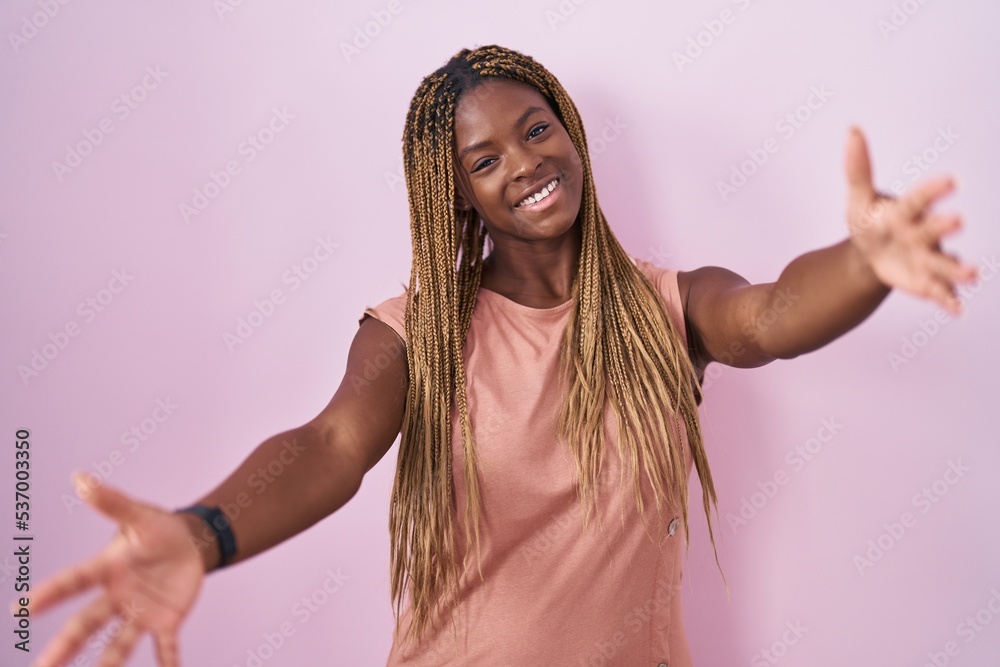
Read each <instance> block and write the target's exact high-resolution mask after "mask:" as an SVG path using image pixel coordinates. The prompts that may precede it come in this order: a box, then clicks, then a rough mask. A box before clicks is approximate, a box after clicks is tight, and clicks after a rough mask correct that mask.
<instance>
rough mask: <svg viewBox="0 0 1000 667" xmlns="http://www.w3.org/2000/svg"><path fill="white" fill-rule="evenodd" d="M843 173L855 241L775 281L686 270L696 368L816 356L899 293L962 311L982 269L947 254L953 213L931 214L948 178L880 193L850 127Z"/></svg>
mask: <svg viewBox="0 0 1000 667" xmlns="http://www.w3.org/2000/svg"><path fill="white" fill-rule="evenodd" d="M846 171H847V180H848V185H849V188H850V190H849V198H848V212H847V222H848V228H849V230H850V236H849V237H848V238H847V239H845V240H844V241H841V242H840V243H837V244H836V245H833V246H830V247H828V248H823V249H821V250H815V251H812V252H809V253H806V254H804V255H801V256H800V257H797V258H796V259H795V260H793V261H792V262H791V263H790V264H789V265H788V266H787V267H785V269H784V271H782V272H781V275H780V276H779V277H778V280H777V281H775V282H773V283H764V284H759V285H751V284H749V283H748V282H747V280H746V279H744V278H743V277H741V276H739V275H737V274H736V273H733V272H732V271H728V270H726V269H722V268H719V267H714V266H710V267H704V268H701V269H698V270H696V271H689V272H679V273H678V276H677V278H678V283H679V287H680V291H681V295H682V297H683V298H684V301H685V314H686V317H687V318H688V320H689V322H690V325H691V329H692V334H693V336H692V338H693V340H692V348H693V350H694V355H693V356H694V358H695V362H696V364H697V365H699V366H700V367H701V368H704V367H705V366H706V365H707V364H708V363H709V362H711V361H718V362H721V363H724V364H727V365H730V366H738V367H742V368H752V367H755V366H762V365H764V364H766V363H768V362H771V361H773V360H774V359H789V358H792V357H795V356H798V355H800V354H804V353H806V352H811V351H812V350H816V349H818V348H820V347H822V346H823V345H826V344H827V343H829V342H830V341H832V340H834V339H836V338H838V337H839V336H841V335H843V334H844V333H846V332H848V331H850V330H851V329H852V328H854V327H855V326H857V325H858V324H860V323H861V322H862V321H864V319H865V318H867V317H868V316H869V315H870V314H871V313H872V312H873V311H874V310H875V308H877V307H878V305H879V304H880V303H881V302H882V300H883V299H884V298H885V297H886V296H887V295H888V293H889V291H890V290H891V288H893V287H898V288H900V289H902V290H904V291H907V292H910V293H912V294H915V295H917V296H921V297H925V298H928V299H932V300H934V301H936V302H937V303H938V304H939V305H941V306H942V307H943V308H945V309H947V310H949V311H950V312H952V313H958V312H959V311H960V307H961V303H960V301H959V300H958V298H957V296H956V294H955V288H956V286H957V285H958V284H959V283H962V282H968V281H971V280H973V279H975V277H976V269H975V268H974V267H973V266H971V265H967V264H963V263H962V262H960V261H959V260H958V259H957V258H956V257H954V256H951V255H948V254H946V253H944V252H943V251H942V250H941V246H940V241H941V238H942V237H944V236H945V235H946V234H949V233H953V232H955V231H957V230H958V229H959V228H960V227H961V218H960V217H959V216H958V215H955V214H932V213H931V212H930V211H929V208H930V207H931V205H932V204H933V203H934V202H936V201H937V200H938V199H940V198H941V197H943V196H944V195H946V194H948V193H949V192H951V191H952V190H953V189H954V187H955V185H954V181H953V179H951V178H950V177H942V178H937V179H933V180H929V181H927V182H925V183H923V184H921V185H919V186H917V187H916V188H914V189H913V190H911V191H910V192H908V193H906V194H904V195H902V196H901V198H900V199H898V200H897V199H895V198H892V197H889V196H887V195H884V194H880V193H877V192H876V191H875V188H874V185H873V184H872V175H871V164H870V161H869V158H868V149H867V146H866V145H865V139H864V136H863V135H862V134H861V132H860V131H859V130H857V129H854V128H852V130H851V133H850V136H849V138H848V145H847V156H846Z"/></svg>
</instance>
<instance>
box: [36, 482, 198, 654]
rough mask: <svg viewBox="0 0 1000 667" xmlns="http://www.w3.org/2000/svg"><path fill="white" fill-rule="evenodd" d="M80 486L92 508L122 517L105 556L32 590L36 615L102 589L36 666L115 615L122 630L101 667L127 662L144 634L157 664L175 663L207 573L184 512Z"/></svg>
mask: <svg viewBox="0 0 1000 667" xmlns="http://www.w3.org/2000/svg"><path fill="white" fill-rule="evenodd" d="M77 488H78V491H79V492H80V493H81V495H83V496H84V497H85V499H86V500H87V502H88V503H89V504H90V505H91V506H93V507H94V508H96V509H97V510H99V511H100V512H101V513H103V514H104V515H105V516H107V517H108V518H110V519H113V520H115V521H117V522H118V523H119V526H120V528H121V530H120V532H119V533H118V535H116V536H115V538H114V539H113V540H112V541H111V543H110V544H108V546H106V547H105V548H104V549H103V550H102V551H101V552H100V553H98V554H97V555H95V556H93V557H92V558H90V559H89V560H86V561H83V562H82V563H79V564H77V565H75V566H73V567H70V568H67V569H65V570H63V571H61V572H59V573H57V574H55V575H53V576H52V577H50V578H49V579H47V580H45V581H44V582H42V583H41V584H40V585H39V586H38V587H37V588H36V589H35V591H34V594H33V596H32V597H31V601H30V603H29V607H28V608H29V610H30V612H31V613H32V614H36V613H40V612H42V611H44V610H45V609H48V608H49V607H51V606H53V605H55V604H58V603H60V602H62V601H64V600H66V599H68V598H69V597H71V596H73V595H76V594H78V593H81V592H83V591H85V590H87V589H89V588H91V587H92V586H100V587H102V588H103V591H102V592H101V595H100V597H98V598H97V599H95V600H94V601H92V602H90V603H89V604H88V605H87V606H86V607H84V608H83V609H82V610H80V611H79V612H77V613H76V614H75V615H74V616H73V617H72V618H71V619H70V620H69V621H67V622H66V624H65V625H64V626H63V627H62V628H61V630H60V631H59V633H58V634H57V635H56V636H55V637H54V638H53V639H52V641H51V642H50V643H49V644H48V645H47V646H46V647H45V650H44V651H43V652H42V654H41V655H40V656H39V658H38V660H37V661H36V662H35V663H34V664H35V665H38V666H41V667H49V666H51V665H61V664H62V663H63V662H64V661H67V660H69V659H70V658H72V656H74V655H75V654H76V653H77V652H78V651H79V650H80V649H81V648H82V647H83V645H84V643H85V642H86V641H87V638H88V637H90V636H91V635H92V634H94V633H95V632H98V631H100V630H101V629H102V628H103V627H104V626H105V625H106V624H107V623H108V622H109V621H112V620H114V619H116V618H117V619H118V620H120V622H121V624H122V626H121V630H120V632H119V633H118V634H117V636H115V638H114V639H113V640H111V642H110V643H109V644H108V645H107V647H106V648H105V649H104V652H103V654H102V656H101V660H100V662H99V663H98V667H112V666H114V665H122V664H124V663H125V661H126V659H127V658H128V657H129V655H130V654H131V653H132V650H133V649H134V648H135V645H136V643H137V642H138V641H139V639H140V638H141V637H142V635H143V633H145V632H149V633H150V634H151V635H152V636H153V639H154V642H155V645H156V654H157V660H158V662H159V664H160V665H162V666H164V667H176V666H177V665H178V664H179V662H178V650H177V634H178V630H179V628H180V625H181V622H182V621H183V619H184V618H185V617H186V616H187V614H188V612H189V611H190V609H191V606H192V605H193V604H194V601H195V599H196V597H197V595H198V591H199V589H200V588H201V583H202V580H203V578H204V565H203V563H202V560H201V557H200V556H199V554H198V551H197V549H196V548H195V545H194V541H193V539H192V536H191V533H190V531H189V529H188V527H187V524H186V523H185V521H184V520H183V519H182V518H181V517H180V516H177V515H175V514H173V513H171V512H169V511H167V510H164V509H160V508H158V507H154V506H152V505H147V504H145V503H141V502H138V501H136V500H133V499H132V498H129V497H128V496H126V495H125V494H123V493H121V492H120V491H117V490H115V489H112V488H109V487H107V486H104V485H100V486H98V487H96V488H94V489H92V490H86V489H85V488H81V487H80V482H79V481H78V482H77Z"/></svg>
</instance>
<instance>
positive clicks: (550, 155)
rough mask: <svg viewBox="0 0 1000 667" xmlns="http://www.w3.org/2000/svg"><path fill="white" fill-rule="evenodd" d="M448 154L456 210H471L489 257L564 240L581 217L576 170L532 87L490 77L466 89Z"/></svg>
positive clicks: (564, 138)
mask: <svg viewBox="0 0 1000 667" xmlns="http://www.w3.org/2000/svg"><path fill="white" fill-rule="evenodd" d="M455 156H456V157H455V171H456V179H455V182H456V188H457V193H456V206H458V207H459V208H469V207H471V208H475V210H476V211H477V212H478V213H479V216H480V217H481V218H482V220H483V224H484V225H485V226H486V229H487V231H488V233H489V235H490V238H491V239H492V240H493V244H494V252H497V251H498V249H499V250H501V251H503V252H502V254H505V255H507V254H511V253H509V252H507V251H510V250H514V249H515V248H518V247H520V248H523V247H524V246H525V245H526V244H527V245H534V244H537V243H541V244H543V245H547V246H550V248H549V249H552V247H551V244H553V243H556V244H559V243H561V242H565V241H566V240H567V239H565V237H566V236H568V235H567V232H568V231H570V230H571V229H572V228H573V227H574V224H575V222H576V218H577V214H578V213H579V212H580V202H581V199H582V196H583V165H582V163H581V161H580V157H579V154H578V153H577V150H576V147H575V146H574V145H573V141H572V140H571V139H570V136H569V134H568V133H567V132H566V129H565V128H564V127H563V124H562V123H561V122H560V120H559V117H558V116H557V115H556V113H555V112H554V111H553V109H552V107H551V106H550V105H549V103H548V101H547V100H546V99H545V97H544V96H543V95H542V94H541V93H539V92H538V91H537V90H536V89H535V88H534V87H532V86H529V85H527V84H524V83H521V82H518V81H511V80H507V79H489V80H487V81H485V82H484V83H482V84H480V85H479V86H478V87H477V88H475V89H473V90H471V91H468V92H466V94H465V95H464V96H463V97H462V98H461V99H460V100H459V103H458V107H457V108H456V109H455ZM553 184H554V187H553ZM529 197H532V198H533V199H537V200H538V201H535V202H534V203H527V202H525V201H524V200H525V199H527V198H529ZM577 231H578V230H577Z"/></svg>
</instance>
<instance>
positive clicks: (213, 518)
mask: <svg viewBox="0 0 1000 667" xmlns="http://www.w3.org/2000/svg"><path fill="white" fill-rule="evenodd" d="M179 512H191V513H192V514H197V515H198V516H200V517H201V519H202V521H204V522H205V523H206V524H207V525H208V527H209V529H210V530H211V531H212V533H214V534H215V541H216V543H217V544H218V545H219V557H220V558H219V567H225V566H227V565H229V562H230V561H231V560H232V559H233V556H235V555H236V536H235V535H233V529H232V527H231V526H230V525H229V518H228V517H227V516H226V515H225V514H223V513H222V510H220V509H219V508H218V507H208V506H207V505H197V504H196V505H191V506H190V507H184V508H181V509H179V510H175V512H174V513H175V514H176V513H179Z"/></svg>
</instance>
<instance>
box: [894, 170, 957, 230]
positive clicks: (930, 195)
mask: <svg viewBox="0 0 1000 667" xmlns="http://www.w3.org/2000/svg"><path fill="white" fill-rule="evenodd" d="M954 189H955V179H954V178H953V177H951V176H939V177H937V178H932V179H930V180H928V181H925V182H923V183H921V184H920V185H918V186H917V187H916V188H914V189H913V190H911V191H910V192H908V193H906V194H905V195H904V196H903V197H901V198H900V199H899V205H900V207H901V208H902V211H903V213H904V214H905V215H906V217H907V219H910V220H914V219H917V218H920V217H922V216H923V215H924V212H925V210H926V209H927V207H928V206H930V205H931V204H933V203H934V202H935V201H937V200H938V199H940V198H941V197H943V196H945V195H946V194H948V193H949V192H951V191H952V190H954Z"/></svg>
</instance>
